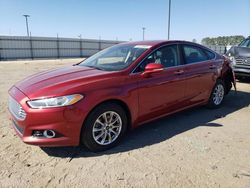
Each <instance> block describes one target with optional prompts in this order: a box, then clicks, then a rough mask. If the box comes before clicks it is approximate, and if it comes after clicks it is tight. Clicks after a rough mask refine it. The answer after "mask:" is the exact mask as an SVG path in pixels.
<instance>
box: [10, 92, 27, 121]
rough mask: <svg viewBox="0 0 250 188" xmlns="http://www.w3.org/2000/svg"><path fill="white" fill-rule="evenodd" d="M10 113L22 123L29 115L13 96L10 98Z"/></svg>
mask: <svg viewBox="0 0 250 188" xmlns="http://www.w3.org/2000/svg"><path fill="white" fill-rule="evenodd" d="M9 111H10V113H11V114H12V115H13V116H14V117H15V118H16V119H18V120H20V121H23V120H25V118H26V115H27V114H26V112H25V111H24V109H23V108H22V107H21V105H20V104H19V103H18V102H17V101H16V100H15V99H13V98H12V97H11V96H9Z"/></svg>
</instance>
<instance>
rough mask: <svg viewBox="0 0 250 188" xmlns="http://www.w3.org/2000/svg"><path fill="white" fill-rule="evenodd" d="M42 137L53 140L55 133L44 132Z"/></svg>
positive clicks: (50, 131)
mask: <svg viewBox="0 0 250 188" xmlns="http://www.w3.org/2000/svg"><path fill="white" fill-rule="evenodd" d="M43 136H44V137H46V138H54V137H55V136H56V133H55V132H54V131H52V130H45V131H44V132H43Z"/></svg>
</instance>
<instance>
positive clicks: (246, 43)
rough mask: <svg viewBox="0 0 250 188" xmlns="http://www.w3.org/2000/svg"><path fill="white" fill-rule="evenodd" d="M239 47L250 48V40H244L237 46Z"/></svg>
mask: <svg viewBox="0 0 250 188" xmlns="http://www.w3.org/2000/svg"><path fill="white" fill-rule="evenodd" d="M239 46H240V47H247V48H250V39H246V40H244V41H242V42H241V43H240V44H239Z"/></svg>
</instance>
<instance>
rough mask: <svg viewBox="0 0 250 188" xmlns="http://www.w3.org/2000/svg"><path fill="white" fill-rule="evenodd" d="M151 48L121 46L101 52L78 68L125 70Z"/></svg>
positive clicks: (146, 46) (144, 46) (145, 46)
mask: <svg viewBox="0 0 250 188" xmlns="http://www.w3.org/2000/svg"><path fill="white" fill-rule="evenodd" d="M150 47H151V46H148V45H131V44H122V45H116V46H112V47H110V48H107V49H105V50H102V51H100V52H98V53H96V54H95V55H93V56H91V57H89V58H88V59H86V60H85V61H83V62H81V63H80V64H79V65H80V66H87V67H93V68H96V69H100V70H105V71H118V70H122V69H125V68H127V67H128V66H129V65H131V64H132V63H133V62H134V61H135V60H136V59H137V58H138V57H139V56H141V55H142V53H143V52H145V51H146V50H147V49H149V48H150Z"/></svg>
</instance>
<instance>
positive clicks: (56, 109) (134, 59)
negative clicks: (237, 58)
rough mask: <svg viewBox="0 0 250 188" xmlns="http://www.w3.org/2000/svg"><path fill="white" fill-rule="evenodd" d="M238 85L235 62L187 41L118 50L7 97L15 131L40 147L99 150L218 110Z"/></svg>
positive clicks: (33, 80) (28, 83) (37, 79)
mask: <svg viewBox="0 0 250 188" xmlns="http://www.w3.org/2000/svg"><path fill="white" fill-rule="evenodd" d="M232 83H235V80H234V73H233V71H232V68H231V64H230V61H229V60H228V59H226V58H224V57H223V56H221V55H219V54H217V53H216V52H213V51H211V50H210V49H208V48H206V47H204V46H201V45H198V44H194V43H190V42H185V41H143V42H129V43H123V44H118V45H115V46H113V47H110V48H108V49H105V50H103V51H101V52H99V53H97V54H95V55H93V56H92V57H90V58H87V59H86V60H84V61H83V62H80V63H78V64H75V65H73V66H68V67H64V68H60V69H55V70H49V71H45V72H41V73H38V74H35V75H33V76H30V77H27V78H26V79H24V80H22V81H20V82H18V83H17V84H15V85H14V86H13V87H12V88H11V89H10V90H9V111H10V114H11V119H12V121H13V127H14V128H15V130H16V132H17V134H18V135H19V136H20V137H21V139H22V140H23V142H25V143H27V144H33V145H38V146H76V145H79V144H80V143H82V144H84V145H85V146H86V147H87V148H89V149H90V150H92V151H101V150H106V149H108V148H111V147H113V146H114V145H115V144H117V143H118V142H119V141H120V140H121V138H122V136H123V135H124V134H125V132H126V131H127V130H128V129H131V128H132V129H133V128H135V127H137V126H139V125H141V124H143V123H145V122H149V121H152V120H154V119H157V118H160V117H163V116H166V115H169V114H173V113H175V112H178V111H181V110H184V109H187V108H190V107H194V106H198V105H208V106H209V107H210V108H217V107H219V106H220V105H221V104H222V102H223V99H224V96H225V95H226V94H227V93H228V92H229V91H230V90H231V87H232Z"/></svg>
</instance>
